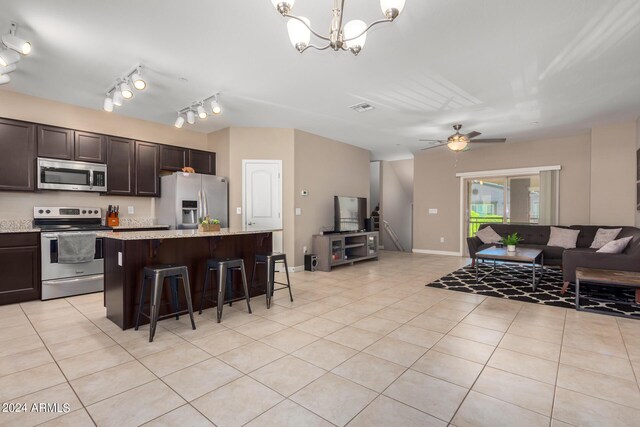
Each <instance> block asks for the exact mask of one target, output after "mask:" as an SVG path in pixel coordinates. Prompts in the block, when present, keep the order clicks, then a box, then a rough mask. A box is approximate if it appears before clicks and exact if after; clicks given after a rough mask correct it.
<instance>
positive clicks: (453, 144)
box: [420, 123, 507, 151]
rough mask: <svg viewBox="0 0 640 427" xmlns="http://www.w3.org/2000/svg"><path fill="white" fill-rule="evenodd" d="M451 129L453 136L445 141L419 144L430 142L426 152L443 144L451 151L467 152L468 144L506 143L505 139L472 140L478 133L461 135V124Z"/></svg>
mask: <svg viewBox="0 0 640 427" xmlns="http://www.w3.org/2000/svg"><path fill="white" fill-rule="evenodd" d="M453 129H454V130H455V131H456V133H454V134H453V135H451V136H449V137H448V138H447V139H446V140H439V139H421V140H420V141H421V142H431V143H433V145H431V146H430V147H426V148H423V150H428V149H430V148H436V147H441V146H443V145H444V144H447V147H449V149H450V150H452V151H467V150H468V149H469V148H470V147H469V143H472V144H476V143H502V142H506V141H507V138H490V139H474V138H476V137H478V136H480V135H482V134H481V133H480V132H476V131H473V132H469V133H468V134H466V135H465V134H461V133H460V129H462V125H461V124H459V123H458V124H455V125H453Z"/></svg>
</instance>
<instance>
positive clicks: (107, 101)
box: [102, 95, 113, 113]
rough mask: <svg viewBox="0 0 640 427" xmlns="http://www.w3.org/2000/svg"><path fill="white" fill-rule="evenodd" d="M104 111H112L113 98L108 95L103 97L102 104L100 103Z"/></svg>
mask: <svg viewBox="0 0 640 427" xmlns="http://www.w3.org/2000/svg"><path fill="white" fill-rule="evenodd" d="M102 108H104V111H107V112H109V113H110V112H112V111H113V99H111V97H110V96H109V95H107V97H106V98H105V99H104V104H103V105H102Z"/></svg>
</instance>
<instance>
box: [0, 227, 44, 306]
mask: <svg viewBox="0 0 640 427" xmlns="http://www.w3.org/2000/svg"><path fill="white" fill-rule="evenodd" d="M37 299H40V235H39V233H6V234H0V305H4V304H14V303H17V302H24V301H31V300H37Z"/></svg>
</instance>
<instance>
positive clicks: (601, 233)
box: [590, 228, 622, 249]
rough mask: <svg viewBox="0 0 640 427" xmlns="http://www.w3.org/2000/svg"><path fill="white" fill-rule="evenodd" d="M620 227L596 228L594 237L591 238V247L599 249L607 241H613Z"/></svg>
mask: <svg viewBox="0 0 640 427" xmlns="http://www.w3.org/2000/svg"><path fill="white" fill-rule="evenodd" d="M621 231H622V228H598V231H597V232H596V237H594V238H593V243H591V246H590V247H591V249H600V248H601V247H603V246H604V245H606V244H607V243H609V242H613V241H614V240H616V237H618V234H620V232H621Z"/></svg>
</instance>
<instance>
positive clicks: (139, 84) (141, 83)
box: [131, 71, 147, 90]
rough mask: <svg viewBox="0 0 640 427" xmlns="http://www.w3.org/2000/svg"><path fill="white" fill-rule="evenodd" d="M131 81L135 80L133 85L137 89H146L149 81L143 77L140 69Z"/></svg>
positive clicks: (132, 76)
mask: <svg viewBox="0 0 640 427" xmlns="http://www.w3.org/2000/svg"><path fill="white" fill-rule="evenodd" d="M131 81H132V82H133V87H135V88H136V89H137V90H144V89H145V88H146V87H147V82H146V81H145V80H144V79H143V78H142V76H141V75H140V72H139V71H136V72H135V73H133V75H131Z"/></svg>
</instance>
